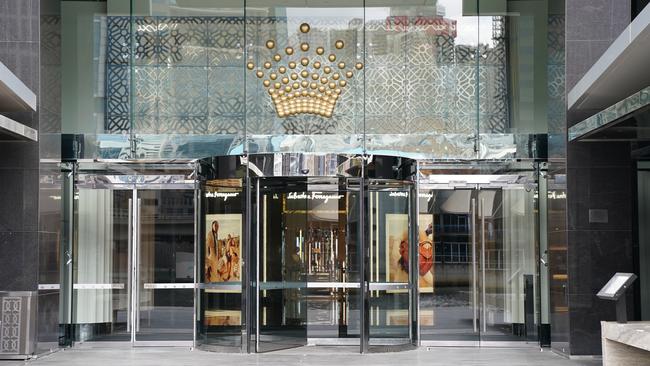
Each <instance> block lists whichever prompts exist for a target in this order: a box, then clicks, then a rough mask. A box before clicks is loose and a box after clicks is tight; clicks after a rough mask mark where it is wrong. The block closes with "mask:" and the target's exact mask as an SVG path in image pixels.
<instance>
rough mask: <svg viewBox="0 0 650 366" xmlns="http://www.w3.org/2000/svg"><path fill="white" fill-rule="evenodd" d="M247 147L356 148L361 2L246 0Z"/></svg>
mask: <svg viewBox="0 0 650 366" xmlns="http://www.w3.org/2000/svg"><path fill="white" fill-rule="evenodd" d="M246 6H247V7H246V27H247V31H246V64H247V69H248V70H247V72H246V128H247V137H248V149H249V151H250V152H274V151H285V152H325V151H329V152H339V153H345V152H360V151H361V146H362V139H361V137H362V134H363V113H364V111H363V102H364V98H363V95H364V81H363V54H362V51H363V23H364V22H363V17H364V11H363V2H362V1H360V0H353V1H341V0H336V1H330V2H327V3H326V4H322V5H319V6H305V5H299V6H298V5H294V3H292V2H289V1H286V2H285V1H279V0H275V1H266V0H264V1H262V0H253V1H247V3H246Z"/></svg>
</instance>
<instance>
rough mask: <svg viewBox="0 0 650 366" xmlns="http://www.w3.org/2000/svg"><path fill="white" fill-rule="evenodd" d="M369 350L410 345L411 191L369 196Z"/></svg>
mask: <svg viewBox="0 0 650 366" xmlns="http://www.w3.org/2000/svg"><path fill="white" fill-rule="evenodd" d="M368 207H369V215H368V220H369V222H368V228H369V230H368V235H369V240H368V241H367V242H368V243H369V261H368V265H369V271H368V272H369V273H370V281H369V294H368V299H369V314H368V321H369V323H368V326H369V343H368V344H369V346H373V345H405V344H410V343H411V339H412V335H411V322H412V319H411V317H412V307H411V291H413V286H412V285H411V280H410V276H411V275H410V273H411V271H412V270H413V269H414V268H416V267H415V266H414V265H413V263H412V258H414V246H413V245H410V243H411V242H412V240H413V235H412V233H411V232H412V227H413V226H412V225H415V223H413V222H411V220H410V219H409V216H410V210H411V203H410V191H409V190H391V191H373V190H370V191H369V193H368Z"/></svg>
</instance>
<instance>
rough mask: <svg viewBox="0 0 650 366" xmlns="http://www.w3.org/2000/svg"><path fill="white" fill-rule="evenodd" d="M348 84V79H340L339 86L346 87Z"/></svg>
mask: <svg viewBox="0 0 650 366" xmlns="http://www.w3.org/2000/svg"><path fill="white" fill-rule="evenodd" d="M346 85H348V82H347V81H345V80H341V81H339V86H340V87H341V88H345V86H346Z"/></svg>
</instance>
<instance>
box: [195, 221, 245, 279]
mask: <svg viewBox="0 0 650 366" xmlns="http://www.w3.org/2000/svg"><path fill="white" fill-rule="evenodd" d="M205 224H206V225H205V228H206V238H205V272H204V278H205V282H206V283H214V282H239V281H241V264H240V261H241V236H242V215H241V214H213V215H206V216H205Z"/></svg>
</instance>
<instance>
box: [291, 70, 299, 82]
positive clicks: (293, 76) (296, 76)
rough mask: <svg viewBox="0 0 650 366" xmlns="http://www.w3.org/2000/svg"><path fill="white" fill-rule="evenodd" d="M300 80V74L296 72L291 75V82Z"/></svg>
mask: <svg viewBox="0 0 650 366" xmlns="http://www.w3.org/2000/svg"><path fill="white" fill-rule="evenodd" d="M297 79H298V74H296V73H295V72H294V73H292V74H291V80H297Z"/></svg>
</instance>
